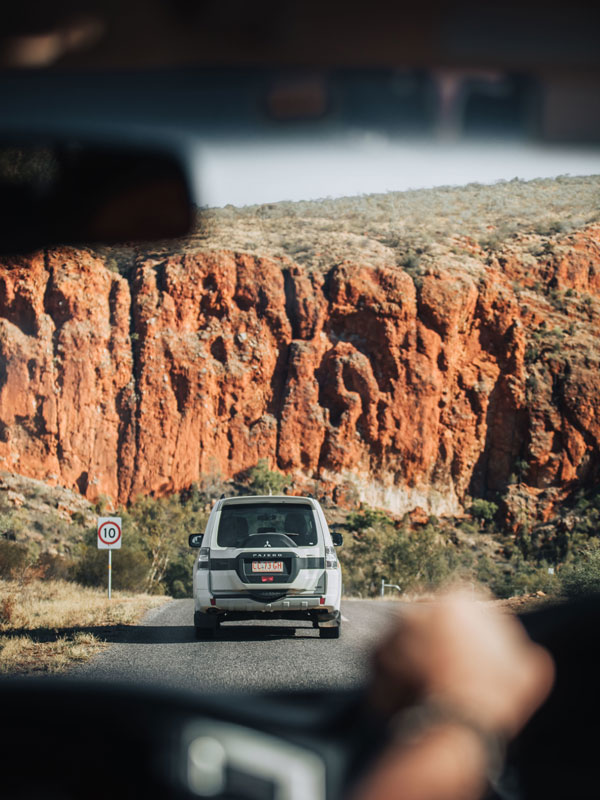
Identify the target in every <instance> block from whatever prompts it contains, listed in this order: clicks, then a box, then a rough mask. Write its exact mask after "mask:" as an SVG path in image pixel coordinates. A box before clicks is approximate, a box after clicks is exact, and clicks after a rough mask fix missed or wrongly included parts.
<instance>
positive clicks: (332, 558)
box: [325, 546, 338, 569]
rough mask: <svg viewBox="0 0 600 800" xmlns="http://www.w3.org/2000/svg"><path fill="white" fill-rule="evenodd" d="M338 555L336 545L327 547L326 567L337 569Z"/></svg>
mask: <svg viewBox="0 0 600 800" xmlns="http://www.w3.org/2000/svg"><path fill="white" fill-rule="evenodd" d="M337 565H338V563H337V555H336V552H335V547H327V546H326V547H325V569H336V568H337Z"/></svg>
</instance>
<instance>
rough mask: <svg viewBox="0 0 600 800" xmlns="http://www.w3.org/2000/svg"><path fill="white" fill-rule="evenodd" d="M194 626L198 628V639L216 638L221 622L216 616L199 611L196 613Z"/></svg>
mask: <svg viewBox="0 0 600 800" xmlns="http://www.w3.org/2000/svg"><path fill="white" fill-rule="evenodd" d="M194 627H195V628H196V638H197V639H214V637H215V636H216V634H217V631H218V630H219V627H220V623H219V620H218V619H217V618H216V616H214V615H209V614H202V613H201V612H200V611H198V612H196V614H194Z"/></svg>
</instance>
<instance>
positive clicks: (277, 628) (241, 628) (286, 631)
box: [208, 623, 319, 642]
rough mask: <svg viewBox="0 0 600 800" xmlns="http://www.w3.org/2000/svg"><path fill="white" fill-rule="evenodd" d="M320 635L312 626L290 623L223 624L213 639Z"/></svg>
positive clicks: (264, 639) (310, 636) (265, 638)
mask: <svg viewBox="0 0 600 800" xmlns="http://www.w3.org/2000/svg"><path fill="white" fill-rule="evenodd" d="M315 636H316V637H318V636H319V634H318V632H317V631H315V630H313V629H312V628H300V627H298V628H294V627H293V626H288V625H232V624H231V623H229V624H227V625H222V626H221V628H220V629H219V631H218V632H217V635H216V637H215V639H214V640H213V641H217V642H218V641H221V642H223V641H224V642H259V641H270V640H272V639H308V638H310V639H314V638H315ZM208 641H210V639H209V640H208Z"/></svg>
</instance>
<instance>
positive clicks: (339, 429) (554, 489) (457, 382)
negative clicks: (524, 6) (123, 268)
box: [0, 225, 600, 514]
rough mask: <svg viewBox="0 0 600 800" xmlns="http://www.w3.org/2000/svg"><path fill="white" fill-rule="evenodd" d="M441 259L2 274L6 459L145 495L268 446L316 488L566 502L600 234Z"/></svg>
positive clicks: (598, 415)
mask: <svg viewBox="0 0 600 800" xmlns="http://www.w3.org/2000/svg"><path fill="white" fill-rule="evenodd" d="M530 244H531V243H530V242H527V241H525V239H520V240H517V239H515V240H513V241H512V242H511V243H509V244H508V245H507V246H506V247H504V248H503V249H501V250H498V251H496V252H492V253H491V252H489V251H484V250H482V248H481V247H480V246H479V245H478V244H477V243H475V242H474V241H472V240H469V239H467V238H462V239H461V238H456V240H455V241H454V245H453V248H454V251H455V253H458V256H456V255H454V256H453V257H450V256H448V257H447V258H446V257H443V255H439V256H435V257H433V258H432V259H430V262H429V264H428V265H427V267H426V268H422V269H419V270H414V269H409V268H407V269H403V268H401V267H399V266H397V265H395V264H390V265H376V266H373V265H371V266H370V265H367V264H361V263H359V262H357V261H356V260H353V261H349V262H343V263H339V264H336V265H334V266H332V267H331V268H330V269H329V270H327V271H325V272H318V271H312V272H311V271H308V270H307V269H306V268H304V267H301V266H300V265H298V264H295V263H294V262H293V261H291V260H288V259H282V258H274V257H273V258H261V257H259V256H256V255H250V254H244V253H234V252H228V251H205V250H201V249H198V250H192V251H189V252H186V253H183V254H180V255H170V256H166V257H164V258H159V259H157V258H155V259H151V258H145V259H141V260H140V261H139V263H138V264H137V266H136V267H135V268H134V269H132V271H131V273H130V275H129V277H128V279H127V280H126V279H125V278H124V277H123V276H121V275H119V274H118V273H116V272H113V271H110V270H109V269H107V268H106V265H105V261H104V260H103V259H101V258H99V257H95V256H94V255H92V253H91V252H89V251H87V250H72V249H59V250H54V251H49V252H46V253H38V254H36V255H34V256H31V257H29V258H27V259H14V260H12V261H10V262H5V263H3V264H2V265H1V266H0V469H5V470H8V471H13V472H18V473H20V474H23V475H27V476H30V477H33V478H37V479H41V480H44V481H46V482H49V483H58V484H61V485H64V486H66V487H69V488H77V489H78V490H79V491H80V492H81V493H82V494H84V495H85V496H87V497H88V498H90V499H95V498H96V497H98V496H99V495H102V494H104V495H108V496H110V497H112V498H115V499H119V500H120V501H127V500H130V499H132V498H134V497H135V496H136V495H138V494H142V493H154V494H164V493H169V492H173V491H178V490H180V489H182V488H184V487H187V486H189V485H190V484H191V483H193V482H197V481H201V480H202V479H203V478H204V477H206V476H209V475H221V476H222V477H223V478H229V477H232V476H235V475H236V474H238V473H240V472H242V471H243V470H245V469H247V468H248V467H251V466H253V465H254V464H256V462H257V461H258V459H260V458H266V459H268V460H269V462H270V464H271V465H272V466H273V467H277V468H279V469H281V470H283V471H285V472H288V473H290V474H292V476H293V477H294V479H295V482H296V484H297V486H298V487H304V488H306V487H307V486H311V485H312V481H314V480H319V481H320V482H321V483H320V486H321V490H322V491H325V492H329V493H333V494H336V496H338V497H339V496H340V493H341V492H343V489H344V486H346V487H348V486H349V485H350V484H352V485H353V486H354V487H355V488H356V490H357V492H358V496H360V497H361V498H362V499H363V500H365V501H367V502H369V503H371V504H373V505H384V506H387V507H388V508H390V509H392V510H395V511H397V512H401V511H404V510H408V509H411V508H414V507H415V506H421V507H423V508H425V509H427V511H429V512H430V513H436V514H443V513H456V512H458V511H459V510H460V507H461V505H462V504H463V502H464V501H465V498H466V497H468V496H469V495H473V494H476V495H485V494H486V493H487V494H489V493H494V492H498V491H500V492H504V491H506V489H507V486H509V485H517V484H520V485H521V487H524V488H526V489H527V491H528V492H529V494H530V496H531V498H532V502H534V504H535V503H537V504H538V505H540V503H541V506H540V507H542V506H544V504H545V506H546V507H548V508H549V507H551V505H552V503H553V502H554V501H555V500H556V499H557V498H559V497H562V496H564V494H565V493H566V492H568V491H569V490H570V489H571V488H572V487H573V486H574V485H576V484H577V483H578V482H581V481H585V480H588V479H591V478H593V476H594V475H595V471H596V469H597V466H598V463H599V459H598V456H599V446H600V377H599V371H598V361H599V358H600V350H599V347H598V336H599V333H600V328H599V322H600V309H599V308H598V304H597V296H598V293H599V291H600V227H598V226H594V225H592V226H588V227H587V228H585V229H584V230H581V231H578V232H576V233H573V234H569V235H564V236H562V237H561V236H558V237H556V241H555V244H554V246H553V248H552V249H547V250H546V251H541V252H539V253H537V254H532V253H531V252H530V250H531V248H530V246H529V245H530Z"/></svg>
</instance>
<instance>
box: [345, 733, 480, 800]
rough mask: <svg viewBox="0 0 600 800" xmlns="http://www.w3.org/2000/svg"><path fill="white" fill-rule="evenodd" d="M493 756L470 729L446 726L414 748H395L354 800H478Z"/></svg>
mask: <svg viewBox="0 0 600 800" xmlns="http://www.w3.org/2000/svg"><path fill="white" fill-rule="evenodd" d="M487 767H488V763H487V751H486V748H485V746H484V744H483V742H482V740H481V738H480V737H479V736H478V735H477V733H476V732H475V731H474V730H471V729H470V728H469V727H466V726H463V725H460V724H454V723H440V724H438V725H436V726H434V727H432V728H431V729H430V730H428V731H427V732H424V733H423V734H422V735H421V736H419V738H418V739H417V740H416V741H414V742H411V743H409V744H408V743H407V742H406V741H399V742H398V743H393V744H392V745H391V746H390V747H389V748H388V750H387V751H386V752H385V754H384V755H383V756H382V758H381V760H380V761H379V762H378V764H377V767H376V769H375V770H373V771H372V772H371V774H370V775H369V776H368V778H366V779H365V780H364V782H363V783H362V785H361V787H360V788H359V790H358V792H357V793H356V795H354V797H353V798H352V800H396V798H398V800H477V798H479V797H481V795H482V794H483V791H484V789H485V785H486V772H487Z"/></svg>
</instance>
